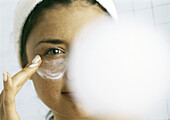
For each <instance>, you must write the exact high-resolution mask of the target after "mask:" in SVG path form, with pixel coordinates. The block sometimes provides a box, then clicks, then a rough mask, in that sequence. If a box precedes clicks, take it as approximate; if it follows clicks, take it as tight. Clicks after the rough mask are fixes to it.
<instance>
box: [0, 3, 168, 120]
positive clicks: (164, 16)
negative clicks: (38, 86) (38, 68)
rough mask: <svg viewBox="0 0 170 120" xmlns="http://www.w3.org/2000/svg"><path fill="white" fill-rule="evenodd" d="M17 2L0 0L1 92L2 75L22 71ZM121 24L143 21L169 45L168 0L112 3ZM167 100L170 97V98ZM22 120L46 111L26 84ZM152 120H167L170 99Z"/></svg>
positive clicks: (40, 117)
mask: <svg viewBox="0 0 170 120" xmlns="http://www.w3.org/2000/svg"><path fill="white" fill-rule="evenodd" d="M17 1H18V0H0V91H1V90H2V89H3V84H2V72H6V71H7V72H9V73H10V74H11V75H14V74H15V73H16V72H18V71H19V70H20V69H21V68H20V67H19V62H18V58H17V54H16V48H15V44H14V39H13V19H14V10H15V7H16V4H17ZM114 2H115V5H116V8H117V12H118V17H119V19H120V21H123V20H124V19H125V18H126V19H127V18H129V19H131V20H134V21H135V20H142V21H143V22H146V23H148V24H150V25H152V28H153V29H155V30H161V31H162V32H163V33H165V34H166V35H167V36H168V39H169V42H170V0H114ZM169 98H170V97H169ZM16 104H17V110H18V113H19V115H20V116H21V119H22V120H44V119H45V116H46V114H47V113H48V111H49V109H48V108H47V107H46V106H45V105H44V104H43V103H42V102H41V101H40V100H39V98H38V96H37V95H36V93H35V89H34V87H33V84H32V82H31V81H30V80H29V81H28V82H27V83H26V84H25V85H24V87H23V88H22V90H21V91H20V92H19V94H18V95H17V97H16ZM151 119H152V120H170V99H168V98H167V101H166V102H165V103H163V104H162V107H161V109H160V111H159V112H158V113H155V114H154V115H153V116H152V118H151Z"/></svg>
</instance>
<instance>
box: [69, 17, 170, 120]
mask: <svg viewBox="0 0 170 120" xmlns="http://www.w3.org/2000/svg"><path fill="white" fill-rule="evenodd" d="M168 59H169V50H168V42H166V38H165V37H162V35H161V34H158V33H156V32H155V31H154V30H152V29H150V27H149V26H148V25H145V24H141V23H137V22H136V23H134V22H133V23H132V22H126V23H114V22H113V21H112V20H111V19H110V18H109V17H106V18H100V19H98V20H96V21H93V22H92V23H89V24H88V25H87V26H85V27H84V29H83V30H82V31H81V32H80V33H79V34H78V35H77V37H76V39H75V41H74V43H73V45H72V47H71V51H70V55H69V58H68V76H69V83H70V87H71V89H72V90H73V91H74V97H75V99H76V100H77V102H78V103H80V105H81V106H82V107H83V108H84V109H85V110H86V111H87V112H89V114H91V115H97V116H100V115H101V116H104V115H107V116H108V115H110V116H113V117H119V116H120V117H125V118H126V117H127V118H128V117H130V118H131V117H139V118H142V119H145V117H146V118H147V117H148V115H149V113H150V112H153V110H155V109H156V108H158V107H159V103H161V101H164V100H166V97H167V96H166V95H167V94H168V93H167V92H168V84H169V81H168V77H169V76H168V69H169V64H168Z"/></svg>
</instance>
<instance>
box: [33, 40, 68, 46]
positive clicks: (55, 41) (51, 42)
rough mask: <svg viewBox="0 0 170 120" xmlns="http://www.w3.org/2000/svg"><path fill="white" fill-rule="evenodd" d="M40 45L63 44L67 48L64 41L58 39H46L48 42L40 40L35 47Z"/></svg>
mask: <svg viewBox="0 0 170 120" xmlns="http://www.w3.org/2000/svg"><path fill="white" fill-rule="evenodd" d="M42 43H50V44H65V45H66V46H67V43H66V42H65V41H64V40H60V39H48V40H42V41H40V42H38V43H37V44H36V45H35V46H38V45H39V44H42Z"/></svg>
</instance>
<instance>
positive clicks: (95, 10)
mask: <svg viewBox="0 0 170 120" xmlns="http://www.w3.org/2000/svg"><path fill="white" fill-rule="evenodd" d="M100 16H102V17H103V16H106V13H105V12H104V11H103V10H102V9H101V8H100V7H99V6H97V5H94V6H92V5H90V4H89V3H86V2H82V1H75V2H73V3H71V5H69V7H68V6H67V7H64V6H62V5H56V6H55V7H54V8H51V9H48V10H46V11H45V12H44V14H43V16H41V17H40V18H39V21H38V24H36V25H35V26H34V28H33V30H32V31H31V33H30V35H29V37H28V42H27V45H26V50H27V57H28V62H29V63H30V64H31V61H32V59H33V58H34V57H35V56H36V55H40V56H41V59H42V60H40V61H39V62H38V65H37V66H35V67H34V68H29V67H28V66H26V68H24V69H23V70H22V71H20V72H18V73H17V74H16V75H15V76H13V77H12V78H11V77H10V75H9V74H7V76H8V77H7V78H8V79H7V82H4V90H3V91H2V93H1V96H0V116H1V118H0V120H20V117H19V116H18V113H17V111H16V104H15V96H16V94H17V93H18V92H19V90H20V89H21V87H22V86H23V85H24V83H25V82H26V81H27V80H28V79H29V78H30V77H31V79H32V80H33V83H34V86H35V89H36V91H37V94H38V96H39V98H40V99H41V100H42V101H43V102H44V103H45V104H46V105H47V106H48V107H49V108H50V109H51V110H52V112H53V114H54V118H55V120H78V119H79V120H80V119H86V120H113V119H107V118H104V119H103V118H100V119H98V118H91V117H90V118H89V117H88V115H87V114H86V113H84V111H83V110H81V109H80V108H79V106H78V105H77V104H76V103H75V101H74V99H73V98H72V97H69V96H68V95H67V94H62V92H71V91H70V90H69V88H68V85H67V78H66V75H65V76H64V77H62V79H61V80H58V81H54V80H50V79H44V78H42V77H41V76H40V75H39V74H37V72H36V71H37V69H38V67H39V66H40V64H41V63H42V61H43V60H57V59H60V58H65V57H66V55H67V53H68V52H69V46H70V45H71V43H72V41H73V40H74V38H75V36H76V34H78V32H79V31H80V29H81V28H82V27H83V26H84V25H85V24H87V23H89V22H91V21H92V20H95V19H97V18H98V17H100ZM58 40H60V42H58ZM47 41H53V42H47ZM51 48H52V49H53V50H54V48H55V52H54V51H52V52H54V54H51V53H52V52H50V53H48V54H45V53H46V51H47V50H50V49H51ZM56 51H57V52H56ZM30 64H29V65H30ZM47 67H48V66H47ZM56 67H57V66H56ZM116 120H118V119H116Z"/></svg>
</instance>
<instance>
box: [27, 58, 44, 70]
mask: <svg viewBox="0 0 170 120" xmlns="http://www.w3.org/2000/svg"><path fill="white" fill-rule="evenodd" d="M41 63H42V59H41V57H40V55H36V56H35V58H34V59H33V60H32V63H31V64H29V65H27V67H29V68H35V67H39V66H40V65H41Z"/></svg>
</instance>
